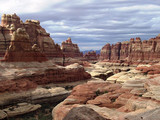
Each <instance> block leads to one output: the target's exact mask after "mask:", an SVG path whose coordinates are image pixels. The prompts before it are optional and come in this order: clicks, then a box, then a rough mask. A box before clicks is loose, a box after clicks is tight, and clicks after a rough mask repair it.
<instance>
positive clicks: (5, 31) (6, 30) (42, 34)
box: [0, 14, 63, 59]
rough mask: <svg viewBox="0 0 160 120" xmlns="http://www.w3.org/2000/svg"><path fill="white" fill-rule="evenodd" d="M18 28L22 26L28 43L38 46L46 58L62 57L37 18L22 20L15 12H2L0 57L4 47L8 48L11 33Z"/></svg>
mask: <svg viewBox="0 0 160 120" xmlns="http://www.w3.org/2000/svg"><path fill="white" fill-rule="evenodd" d="M18 28H23V29H25V30H26V32H27V33H28V35H29V38H30V44H31V45H34V44H37V46H38V47H39V48H40V50H41V52H43V53H44V54H45V55H46V57H47V58H49V59H50V58H62V57H63V53H62V50H61V49H60V46H59V45H58V44H55V43H54V41H53V40H52V38H51V37H50V35H49V33H47V32H46V31H45V29H44V28H42V27H41V26H40V22H39V21H38V20H26V22H24V23H23V22H22V21H21V20H20V17H18V16H17V15H16V14H12V15H10V14H3V15H2V17H1V26H0V44H1V47H0V57H3V56H4V54H5V51H6V49H8V47H9V44H10V41H11V35H12V34H13V32H14V31H16V30H17V29H18Z"/></svg>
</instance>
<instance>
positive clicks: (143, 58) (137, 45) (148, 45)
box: [100, 36, 160, 63]
mask: <svg viewBox="0 0 160 120" xmlns="http://www.w3.org/2000/svg"><path fill="white" fill-rule="evenodd" d="M159 51H160V36H157V37H156V38H151V39H149V40H144V41H141V39H140V38H139V37H137V38H136V39H134V38H131V39H130V41H124V42H118V43H116V44H113V45H110V44H106V45H105V46H104V47H103V48H102V49H101V54H100V59H101V60H104V59H106V60H111V61H118V60H122V61H127V62H146V63H147V62H157V61H159V60H160V54H159Z"/></svg>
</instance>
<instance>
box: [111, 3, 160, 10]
mask: <svg viewBox="0 0 160 120" xmlns="http://www.w3.org/2000/svg"><path fill="white" fill-rule="evenodd" d="M113 10H116V11H125V12H127V11H133V10H142V11H150V10H153V11H155V10H160V6H158V5H151V4H144V5H134V6H127V7H126V6H125V7H117V8H114V9H113Z"/></svg>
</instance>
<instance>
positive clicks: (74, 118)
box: [63, 107, 107, 120]
mask: <svg viewBox="0 0 160 120" xmlns="http://www.w3.org/2000/svg"><path fill="white" fill-rule="evenodd" d="M63 120H107V119H105V118H103V117H102V116H100V115H99V114H98V113H97V112H95V111H94V110H93V109H91V108H88V107H76V108H72V109H71V110H70V111H69V113H68V114H67V115H66V116H65V117H64V119H63Z"/></svg>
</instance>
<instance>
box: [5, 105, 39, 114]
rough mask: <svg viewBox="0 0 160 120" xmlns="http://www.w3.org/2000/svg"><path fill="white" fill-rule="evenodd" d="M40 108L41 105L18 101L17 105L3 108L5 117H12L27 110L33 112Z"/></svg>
mask: <svg viewBox="0 0 160 120" xmlns="http://www.w3.org/2000/svg"><path fill="white" fill-rule="evenodd" d="M39 108H41V105H39V104H36V105H33V104H29V103H20V104H18V105H17V106H12V107H9V108H6V109H3V111H5V113H6V114H7V117H14V116H17V115H23V114H26V113H29V112H33V111H35V110H37V109H39Z"/></svg>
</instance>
